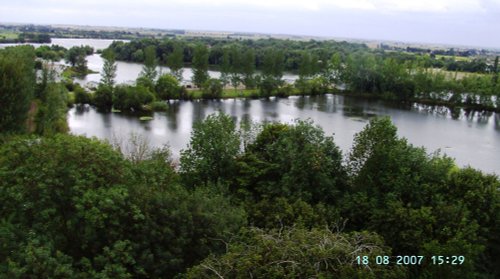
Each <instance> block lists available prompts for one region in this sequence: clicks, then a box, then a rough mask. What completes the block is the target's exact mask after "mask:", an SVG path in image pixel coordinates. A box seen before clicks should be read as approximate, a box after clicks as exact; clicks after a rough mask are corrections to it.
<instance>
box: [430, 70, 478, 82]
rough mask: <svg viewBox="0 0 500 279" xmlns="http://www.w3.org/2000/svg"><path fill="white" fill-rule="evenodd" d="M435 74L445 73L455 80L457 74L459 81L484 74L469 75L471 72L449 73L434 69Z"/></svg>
mask: <svg viewBox="0 0 500 279" xmlns="http://www.w3.org/2000/svg"><path fill="white" fill-rule="evenodd" d="M432 71H433V72H436V73H437V72H439V73H444V74H446V76H448V78H455V74H456V75H457V79H462V78H464V77H472V76H483V75H484V74H480V73H469V72H454V71H447V70H443V69H435V68H434V69H432Z"/></svg>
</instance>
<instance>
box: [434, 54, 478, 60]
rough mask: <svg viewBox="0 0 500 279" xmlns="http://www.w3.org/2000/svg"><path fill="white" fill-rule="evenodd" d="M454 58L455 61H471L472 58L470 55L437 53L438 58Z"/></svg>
mask: <svg viewBox="0 0 500 279" xmlns="http://www.w3.org/2000/svg"><path fill="white" fill-rule="evenodd" d="M441 58H443V59H453V60H455V61H470V60H471V58H470V57H464V56H451V55H440V54H437V55H436V59H441Z"/></svg>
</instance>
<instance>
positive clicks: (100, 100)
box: [94, 85, 113, 111]
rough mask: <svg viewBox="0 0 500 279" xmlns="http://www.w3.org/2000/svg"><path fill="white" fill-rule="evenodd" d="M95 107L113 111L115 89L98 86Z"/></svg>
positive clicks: (95, 93) (95, 94)
mask: <svg viewBox="0 0 500 279" xmlns="http://www.w3.org/2000/svg"><path fill="white" fill-rule="evenodd" d="M94 105H95V106H96V107H97V108H99V109H101V110H105V111H109V110H111V108H112V106H113V89H112V88H111V87H109V86H104V85H102V86H98V87H97V89H96V91H95V92H94Z"/></svg>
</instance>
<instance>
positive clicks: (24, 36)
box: [0, 32, 52, 44]
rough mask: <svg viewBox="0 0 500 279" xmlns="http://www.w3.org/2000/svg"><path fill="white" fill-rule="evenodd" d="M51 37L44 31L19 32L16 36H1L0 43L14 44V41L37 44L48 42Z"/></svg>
mask: <svg viewBox="0 0 500 279" xmlns="http://www.w3.org/2000/svg"><path fill="white" fill-rule="evenodd" d="M51 41H52V40H51V38H50V35H49V34H45V33H25V32H23V33H19V34H18V35H17V38H14V39H9V38H1V39H0V43H1V44H5V43H9V44H14V43H16V44H17V43H37V44H50V42H51Z"/></svg>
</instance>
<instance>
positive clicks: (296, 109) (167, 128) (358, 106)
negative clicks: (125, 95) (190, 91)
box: [4, 39, 500, 174]
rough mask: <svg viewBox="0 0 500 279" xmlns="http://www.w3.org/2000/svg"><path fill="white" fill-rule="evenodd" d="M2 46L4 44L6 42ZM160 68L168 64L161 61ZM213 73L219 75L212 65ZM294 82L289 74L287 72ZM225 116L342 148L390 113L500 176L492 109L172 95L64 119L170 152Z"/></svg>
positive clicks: (96, 66) (136, 67) (77, 128)
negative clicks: (306, 125)
mask: <svg viewBox="0 0 500 279" xmlns="http://www.w3.org/2000/svg"><path fill="white" fill-rule="evenodd" d="M52 43H53V44H58V45H61V46H64V47H66V48H69V47H72V46H79V45H90V46H92V47H94V48H95V49H104V48H106V47H107V46H109V44H111V43H112V40H98V39H53V40H52ZM4 46H5V45H4ZM87 59H88V66H89V68H90V69H92V70H94V71H98V72H99V71H100V70H101V69H102V64H103V61H102V59H101V57H100V56H99V55H97V54H94V55H91V56H89V57H87ZM141 70H142V65H141V64H138V63H128V62H117V77H116V80H117V82H118V83H131V82H133V81H134V80H135V79H136V78H137V76H138V75H139V73H140V72H141ZM159 70H161V71H162V72H168V68H165V67H161V68H160V67H159ZM183 75H184V79H185V80H190V78H191V75H192V71H191V69H189V68H185V69H184V72H183ZM210 75H211V76H212V77H218V76H219V75H220V74H219V73H218V72H216V71H210ZM284 78H285V79H287V80H289V81H292V80H293V79H295V78H296V76H294V75H290V74H288V75H285V77H284ZM99 79H100V75H99V74H91V75H88V76H87V77H86V78H85V79H82V80H78V82H80V83H82V84H92V83H96V82H98V81H99ZM218 110H220V111H223V112H225V113H227V114H229V115H231V116H232V117H233V118H234V119H235V120H236V121H237V122H238V123H240V122H241V121H247V120H252V121H257V122H260V121H281V122H286V123H290V122H292V121H293V120H294V119H311V120H313V121H314V122H315V123H316V124H317V125H319V126H321V127H322V128H323V129H324V131H325V133H326V134H327V135H333V136H334V139H335V142H336V144H337V145H339V146H340V148H341V149H342V150H343V151H344V152H348V151H349V149H350V147H351V145H352V140H353V136H354V134H355V133H357V132H359V131H361V130H362V129H363V127H364V126H365V125H366V124H367V121H368V120H369V119H370V118H372V117H375V116H389V117H391V119H392V121H393V122H394V123H395V125H396V126H397V127H398V133H399V135H400V136H403V137H406V138H407V139H408V141H409V142H410V143H412V144H414V145H416V146H424V147H425V148H426V149H427V150H428V152H433V151H435V150H438V149H439V150H441V152H443V153H445V154H447V155H449V156H451V157H453V158H455V159H456V162H457V163H458V165H460V166H465V165H471V166H473V167H475V168H478V169H481V170H483V171H485V172H490V173H493V172H495V173H497V174H500V159H499V158H500V115H499V114H495V113H478V112H476V113H469V114H467V113H465V112H464V111H461V112H460V113H459V114H454V115H452V114H451V113H450V111H449V110H448V109H447V108H445V107H427V106H420V105H413V106H411V107H398V106H394V105H392V104H390V103H386V102H382V101H373V100H362V99H357V98H352V97H344V96H335V95H322V96H311V97H290V98H287V99H277V98H271V99H260V100H245V99H232V100H220V101H204V100H197V101H172V102H170V104H169V107H168V110H167V112H161V113H154V115H153V117H154V119H153V120H152V121H148V122H144V121H140V120H139V118H138V117H137V116H130V115H125V114H120V113H100V112H97V111H96V110H95V109H94V108H92V107H85V108H83V109H82V108H80V109H77V108H72V109H70V110H69V112H68V123H69V127H70V130H71V133H73V134H79V135H87V136H95V137H98V138H100V139H107V140H109V141H112V142H114V141H126V140H127V139H128V138H129V137H130V135H131V133H136V134H140V135H142V136H144V137H145V138H147V140H148V141H149V143H150V145H151V146H153V147H161V146H163V145H165V144H168V145H169V146H170V148H171V150H172V153H173V156H174V158H178V156H179V152H180V150H181V149H183V148H185V147H186V145H187V143H188V141H189V137H190V133H191V131H192V125H193V123H194V122H195V121H198V120H201V119H203V118H204V117H206V116H207V115H209V114H211V113H214V112H216V111H218Z"/></svg>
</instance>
